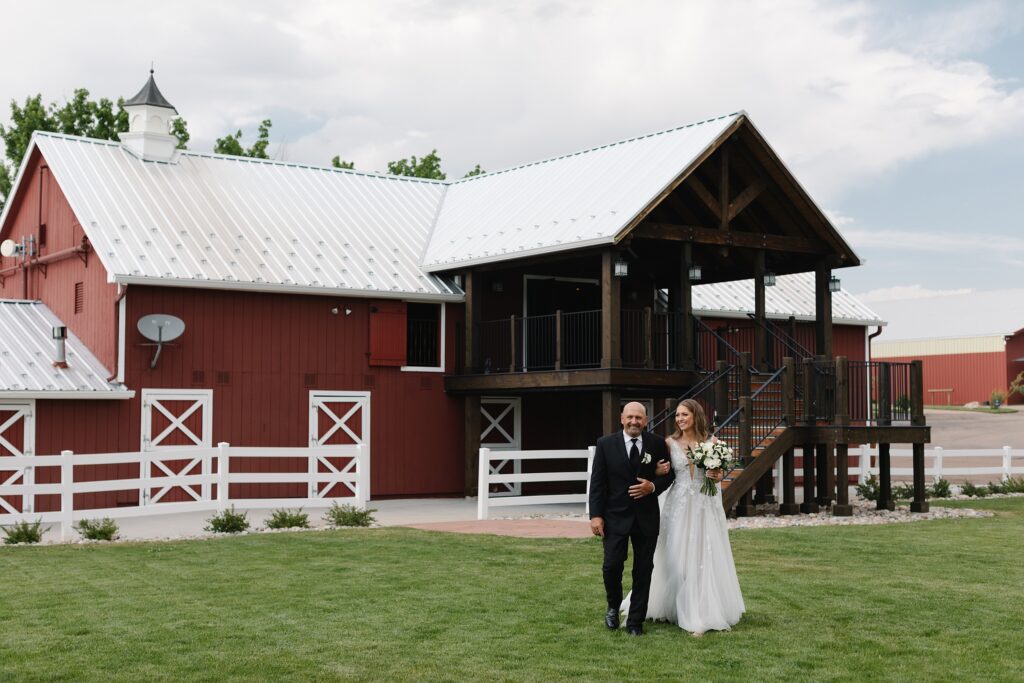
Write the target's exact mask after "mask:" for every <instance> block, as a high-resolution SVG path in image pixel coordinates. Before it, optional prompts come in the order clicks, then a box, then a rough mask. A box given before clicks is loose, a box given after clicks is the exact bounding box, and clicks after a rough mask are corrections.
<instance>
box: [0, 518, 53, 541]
mask: <svg viewBox="0 0 1024 683" xmlns="http://www.w3.org/2000/svg"><path fill="white" fill-rule="evenodd" d="M0 529H3V530H4V543H5V544H7V545H14V544H15V543H39V542H40V541H42V540H43V520H42V519H37V520H36V521H34V522H32V523H31V524H30V523H29V522H27V521H21V522H18V523H16V524H12V525H10V526H3V527H0Z"/></svg>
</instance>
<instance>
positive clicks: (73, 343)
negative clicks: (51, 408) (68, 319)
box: [0, 299, 135, 399]
mask: <svg viewBox="0 0 1024 683" xmlns="http://www.w3.org/2000/svg"><path fill="white" fill-rule="evenodd" d="M57 325H63V323H62V322H61V321H60V320H59V319H58V318H57V316H55V315H54V314H53V312H52V311H50V309H49V308H47V307H46V305H45V304H43V303H42V302H41V301H16V300H10V299H0V398H106V399H112V398H120V399H125V398H131V397H132V396H134V395H135V392H134V391H129V390H127V389H125V388H124V386H122V385H120V384H111V383H110V382H108V381H107V379H106V378H107V376H108V375H109V374H110V373H109V371H108V370H107V369H106V368H104V367H103V364H102V363H100V362H99V360H97V359H96V357H95V356H94V355H92V352H90V351H89V349H88V347H86V345H85V344H83V343H82V342H81V341H80V340H79V339H78V337H76V336H75V335H74V334H72V333H71V332H70V330H69V331H68V338H67V341H66V344H65V356H66V358H67V363H68V367H67V368H65V369H59V368H55V367H53V360H54V358H55V357H56V354H55V352H56V347H55V343H54V341H53V338H52V328H53V327H55V326H57Z"/></svg>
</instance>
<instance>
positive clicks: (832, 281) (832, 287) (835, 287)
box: [828, 275, 839, 292]
mask: <svg viewBox="0 0 1024 683" xmlns="http://www.w3.org/2000/svg"><path fill="white" fill-rule="evenodd" d="M828 291H830V292H838V291H839V278H837V277H836V276H835V275H833V276H832V277H830V278H829V279H828Z"/></svg>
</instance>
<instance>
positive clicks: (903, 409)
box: [892, 394, 910, 413]
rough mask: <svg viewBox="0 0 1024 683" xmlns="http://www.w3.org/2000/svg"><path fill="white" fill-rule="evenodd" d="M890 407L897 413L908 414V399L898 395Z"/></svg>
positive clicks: (903, 395)
mask: <svg viewBox="0 0 1024 683" xmlns="http://www.w3.org/2000/svg"><path fill="white" fill-rule="evenodd" d="M892 407H893V409H894V411H895V412H897V413H909V412H910V397H909V396H907V395H906V394H900V395H899V396H898V397H897V398H896V401H895V402H894V403H893V404H892Z"/></svg>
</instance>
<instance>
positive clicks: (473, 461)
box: [463, 396, 487, 496]
mask: <svg viewBox="0 0 1024 683" xmlns="http://www.w3.org/2000/svg"><path fill="white" fill-rule="evenodd" d="M465 408H466V415H465V418H466V430H465V432H464V435H463V438H464V440H465V448H466V452H465V465H466V479H465V494H466V495H467V496H475V495H478V494H480V495H486V493H487V492H486V491H483V492H478V491H477V477H478V476H479V471H478V467H479V464H480V397H479V396H467V397H466V398H465Z"/></svg>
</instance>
